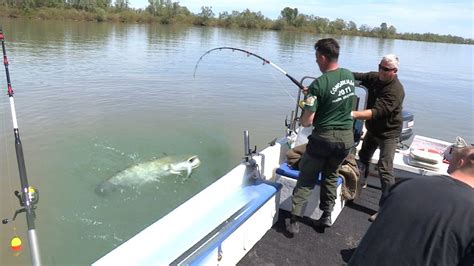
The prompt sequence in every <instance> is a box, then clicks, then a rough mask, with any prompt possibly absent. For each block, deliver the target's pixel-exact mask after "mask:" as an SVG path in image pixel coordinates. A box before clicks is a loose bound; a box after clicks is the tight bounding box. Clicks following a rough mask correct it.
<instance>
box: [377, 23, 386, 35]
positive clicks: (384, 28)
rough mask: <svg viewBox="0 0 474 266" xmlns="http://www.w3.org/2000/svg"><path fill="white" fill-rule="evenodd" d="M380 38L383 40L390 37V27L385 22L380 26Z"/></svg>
mask: <svg viewBox="0 0 474 266" xmlns="http://www.w3.org/2000/svg"><path fill="white" fill-rule="evenodd" d="M379 36H380V37H382V38H387V37H388V26H387V23H385V22H383V23H382V24H380V30H379Z"/></svg>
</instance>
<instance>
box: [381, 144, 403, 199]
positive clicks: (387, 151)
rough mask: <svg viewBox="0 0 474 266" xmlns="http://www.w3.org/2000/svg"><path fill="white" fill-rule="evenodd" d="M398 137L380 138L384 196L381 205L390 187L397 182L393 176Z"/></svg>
mask: <svg viewBox="0 0 474 266" xmlns="http://www.w3.org/2000/svg"><path fill="white" fill-rule="evenodd" d="M397 143H398V138H395V139H386V140H379V147H380V159H379V161H378V168H379V175H380V183H381V186H382V196H381V197H380V201H379V205H382V203H383V201H384V200H385V197H387V195H388V192H389V190H390V187H391V186H392V185H393V184H395V177H394V176H393V158H394V157H395V150H396V149H397Z"/></svg>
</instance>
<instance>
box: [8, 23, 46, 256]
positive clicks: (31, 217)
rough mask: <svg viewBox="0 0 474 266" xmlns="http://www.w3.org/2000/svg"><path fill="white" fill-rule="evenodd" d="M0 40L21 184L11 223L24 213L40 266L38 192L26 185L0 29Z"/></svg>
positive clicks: (23, 162)
mask: <svg viewBox="0 0 474 266" xmlns="http://www.w3.org/2000/svg"><path fill="white" fill-rule="evenodd" d="M0 40H1V42H2V51H3V64H4V65H5V73H6V76H7V86H8V97H9V99H10V109H11V113H12V120H13V134H14V135H15V150H16V159H17V162H18V170H19V173H20V182H21V194H20V192H18V191H15V193H14V194H15V196H16V197H17V198H18V199H19V201H20V206H21V207H22V208H21V209H18V210H16V211H15V214H14V216H13V218H12V219H11V221H14V220H15V218H16V216H17V215H18V214H19V213H22V212H25V213H26V223H27V226H28V240H29V246H30V253H31V260H32V264H33V265H41V261H40V253H39V248H38V238H37V236H36V228H35V218H36V214H35V209H36V206H35V205H36V204H37V203H38V200H39V195H38V191H37V190H36V189H34V188H33V187H30V186H29V185H28V178H27V176H26V167H25V159H24V156H23V147H22V145H21V140H20V131H19V129H18V122H17V119H16V111H15V101H14V99H13V89H12V85H11V81H10V72H9V70H8V58H7V53H6V49H5V37H4V35H3V30H2V29H1V28H0ZM9 221H10V219H3V220H2V223H3V224H7V223H8V222H9Z"/></svg>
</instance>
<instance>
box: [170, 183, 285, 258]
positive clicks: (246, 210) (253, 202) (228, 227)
mask: <svg viewBox="0 0 474 266" xmlns="http://www.w3.org/2000/svg"><path fill="white" fill-rule="evenodd" d="M280 189H281V184H278V183H273V182H268V181H262V180H255V181H254V184H252V185H248V186H245V187H243V188H242V189H241V192H242V193H243V194H244V195H246V196H247V197H248V198H249V199H250V201H249V202H248V203H247V204H245V205H244V206H243V207H242V208H241V209H239V210H238V211H237V212H235V213H234V214H233V215H232V216H231V217H229V219H227V220H225V221H224V222H223V223H222V224H220V225H219V226H218V227H217V228H215V229H214V230H213V231H212V232H210V233H209V234H208V235H207V236H205V237H204V238H203V239H202V240H201V241H199V242H198V243H196V244H195V245H194V246H192V247H191V248H190V249H188V250H187V251H186V252H184V253H183V254H182V255H181V256H180V257H179V258H177V259H176V260H175V261H173V262H172V263H171V265H175V264H180V263H185V264H189V265H201V264H202V263H203V261H204V260H205V259H206V258H207V257H208V256H209V255H211V253H212V252H213V251H214V250H216V249H218V248H220V245H221V244H222V242H223V241H224V240H226V239H227V238H228V237H229V236H230V235H231V234H232V233H233V232H235V231H236V230H237V229H238V228H239V227H240V226H241V225H242V224H243V223H244V222H245V221H247V220H248V219H249V218H250V217H251V216H252V215H253V214H254V213H255V212H257V211H258V210H259V209H260V208H261V207H262V206H263V205H264V204H265V203H266V202H268V200H269V199H271V198H272V197H273V196H274V195H275V194H276V193H277V192H278V191H279V190H280Z"/></svg>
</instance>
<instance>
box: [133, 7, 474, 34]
mask: <svg viewBox="0 0 474 266" xmlns="http://www.w3.org/2000/svg"><path fill="white" fill-rule="evenodd" d="M129 2H130V5H131V7H134V8H145V7H146V6H148V0H129ZM173 2H175V1H173ZM177 2H179V4H180V5H181V6H185V7H187V8H188V9H189V10H190V11H191V12H193V13H195V14H197V13H199V12H200V11H201V7H202V6H208V7H212V11H214V13H215V14H216V15H218V14H219V13H220V12H223V11H228V12H231V11H233V10H236V11H239V12H241V11H243V10H245V9H247V8H248V9H250V11H254V12H258V11H260V12H262V14H263V15H264V16H266V17H268V18H270V19H276V18H278V16H279V15H280V11H281V10H282V9H283V8H285V7H291V8H298V11H299V13H303V14H306V15H315V16H319V17H324V18H328V19H330V20H334V19H336V18H341V19H343V20H345V21H346V22H348V21H351V20H352V21H354V22H355V23H356V24H357V26H360V25H363V24H366V25H368V26H370V27H378V26H380V24H381V23H382V22H386V23H387V24H388V25H393V26H395V28H397V32H399V33H404V32H413V33H427V32H431V33H436V34H451V35H456V36H461V37H464V38H471V39H474V22H473V21H474V7H473V6H474V1H473V0H451V1H442V0H429V1H427V0H417V1H413V0H393V1H386V0H358V1H352V0H351V1H348V0H346V1H345V0H333V1H327V0H326V1H322V0H288V1H278V0H199V1H198V0H181V1H177Z"/></svg>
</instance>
